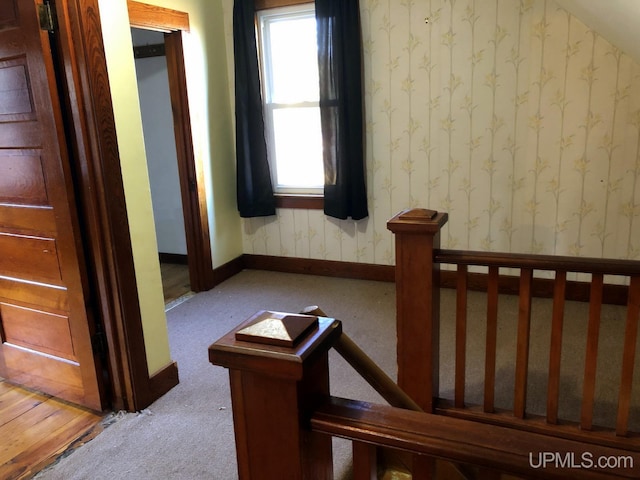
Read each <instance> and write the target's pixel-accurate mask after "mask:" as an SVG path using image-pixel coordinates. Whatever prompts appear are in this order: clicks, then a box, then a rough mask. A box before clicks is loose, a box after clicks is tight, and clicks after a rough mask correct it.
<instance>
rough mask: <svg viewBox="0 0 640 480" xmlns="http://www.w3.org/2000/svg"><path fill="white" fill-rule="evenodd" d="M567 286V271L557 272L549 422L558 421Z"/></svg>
mask: <svg viewBox="0 0 640 480" xmlns="http://www.w3.org/2000/svg"><path fill="white" fill-rule="evenodd" d="M566 288H567V272H565V271H558V272H556V278H555V282H554V287H553V313H552V315H553V316H552V319H551V346H550V347H549V381H548V387H547V423H552V424H556V423H558V399H559V396H560V361H561V355H562V325H563V322H564V303H565V292H566Z"/></svg>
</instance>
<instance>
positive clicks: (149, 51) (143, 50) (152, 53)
mask: <svg viewBox="0 0 640 480" xmlns="http://www.w3.org/2000/svg"><path fill="white" fill-rule="evenodd" d="M164 56H165V47H164V43H156V44H153V45H137V46H136V45H134V46H133V58H135V59H136V60H137V59H138V58H151V57H164Z"/></svg>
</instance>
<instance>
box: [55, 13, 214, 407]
mask: <svg viewBox="0 0 640 480" xmlns="http://www.w3.org/2000/svg"><path fill="white" fill-rule="evenodd" d="M52 3H53V4H54V7H55V11H56V19H57V27H58V30H57V32H58V33H57V35H56V42H57V46H58V50H59V53H60V55H59V64H58V65H57V68H58V69H59V72H60V77H61V78H62V81H63V90H64V91H63V92H61V96H62V97H64V98H61V105H62V108H65V109H66V113H67V115H66V116H65V118H66V119H67V120H66V124H65V128H66V130H67V134H68V136H69V141H68V143H69V149H70V152H72V155H71V158H72V163H73V164H74V170H75V182H76V192H75V193H76V197H77V198H76V204H77V206H78V210H79V212H78V214H79V218H80V221H81V224H82V231H83V238H84V240H85V244H84V250H85V256H86V259H87V261H86V264H87V268H88V270H89V276H90V282H91V284H92V290H91V292H92V295H91V298H90V299H88V302H89V303H90V304H92V305H93V308H94V309H95V311H96V313H97V316H98V317H100V320H101V322H100V320H99V323H101V326H102V327H103V329H104V338H105V343H106V350H107V364H108V369H107V371H105V377H107V379H106V381H105V384H106V385H107V386H108V387H109V390H110V391H109V392H108V398H109V399H110V400H111V408H112V409H114V410H128V411H138V410H141V409H143V408H146V407H147V406H149V405H150V404H151V403H152V402H153V401H155V400H156V399H158V398H159V397H161V396H162V395H164V394H165V393H166V392H168V391H169V390H170V389H171V388H173V387H174V386H175V385H177V384H178V368H177V365H176V364H175V362H172V363H170V364H169V365H167V366H166V367H165V368H164V369H162V370H161V371H159V372H157V373H156V374H154V375H153V376H151V375H149V370H148V363H147V358H146V348H145V342H144V335H143V330H142V315H141V311H140V301H139V298H138V290H137V282H136V275H135V268H134V263H133V252H132V246H131V234H130V230H129V223H128V216H127V209H126V203H125V195H124V185H123V181H122V169H121V164H120V155H119V152H118V144H117V137H116V127H115V119H114V113H113V103H112V98H111V91H110V85H109V77H108V72H107V62H106V55H105V51H104V41H103V36H102V26H101V21H100V13H99V6H98V0H54V1H52ZM205 211H206V206H205ZM207 233H208V232H207ZM209 265H211V264H210V263H209Z"/></svg>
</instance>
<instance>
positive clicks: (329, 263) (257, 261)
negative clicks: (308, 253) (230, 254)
mask: <svg viewBox="0 0 640 480" xmlns="http://www.w3.org/2000/svg"><path fill="white" fill-rule="evenodd" d="M242 258H243V262H244V266H245V268H250V269H255V270H271V271H276V272H287V273H303V274H307V275H321V276H325V277H339V278H355V279H360V280H378V281H383V282H392V281H394V275H395V273H394V272H395V268H394V267H393V266H391V265H373V264H368V263H352V262H337V261H333V260H316V259H312V258H293V257H272V256H268V255H250V254H244V255H243V256H242Z"/></svg>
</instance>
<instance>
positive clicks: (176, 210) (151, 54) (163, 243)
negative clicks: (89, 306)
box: [131, 28, 193, 308]
mask: <svg viewBox="0 0 640 480" xmlns="http://www.w3.org/2000/svg"><path fill="white" fill-rule="evenodd" d="M131 37H132V40H133V47H134V58H135V66H136V77H137V83H138V95H139V100H140V112H141V116H142V127H143V133H144V143H145V150H146V154H147V171H148V172H149V183H150V186H151V200H152V205H153V216H154V223H155V230H156V238H157V244H158V257H159V260H160V271H161V274H162V288H163V293H164V301H165V308H171V307H172V306H175V305H176V304H178V303H181V302H182V301H184V300H185V299H187V298H189V296H190V295H192V294H193V292H192V289H191V281H190V278H189V261H188V251H187V238H186V231H185V224H186V223H185V219H184V213H183V211H184V209H183V204H182V196H181V192H180V173H179V170H178V157H177V152H176V140H175V136H174V129H175V126H174V122H173V113H172V107H171V93H170V90H169V75H168V67H167V59H166V55H165V43H164V34H163V33H162V32H157V31H154V30H146V29H141V28H131Z"/></svg>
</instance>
